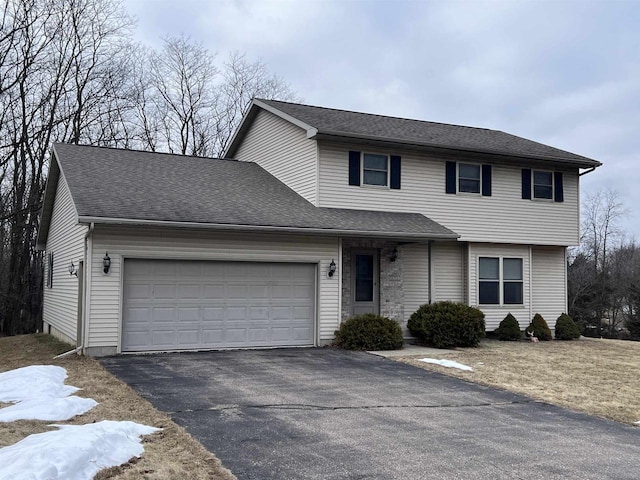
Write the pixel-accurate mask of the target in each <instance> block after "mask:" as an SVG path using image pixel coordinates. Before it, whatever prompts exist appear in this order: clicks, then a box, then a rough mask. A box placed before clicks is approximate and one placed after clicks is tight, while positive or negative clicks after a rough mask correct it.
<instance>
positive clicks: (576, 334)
mask: <svg viewBox="0 0 640 480" xmlns="http://www.w3.org/2000/svg"><path fill="white" fill-rule="evenodd" d="M576 338H580V327H578V325H577V324H576V322H574V321H573V318H571V317H570V316H569V315H567V314H566V313H563V314H562V315H560V316H559V317H558V320H556V340H573V339H576Z"/></svg>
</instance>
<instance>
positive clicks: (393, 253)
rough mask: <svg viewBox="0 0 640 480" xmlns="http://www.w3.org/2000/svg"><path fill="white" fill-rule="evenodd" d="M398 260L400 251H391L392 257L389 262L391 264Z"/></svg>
mask: <svg viewBox="0 0 640 480" xmlns="http://www.w3.org/2000/svg"><path fill="white" fill-rule="evenodd" d="M397 259H398V249H397V248H394V249H393V250H392V251H391V255H389V261H390V262H395V261H396V260H397Z"/></svg>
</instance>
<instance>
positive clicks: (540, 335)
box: [527, 313, 553, 342]
mask: <svg viewBox="0 0 640 480" xmlns="http://www.w3.org/2000/svg"><path fill="white" fill-rule="evenodd" d="M527 332H529V334H531V332H533V336H534V337H536V338H537V339H538V340H540V341H541V342H546V341H547V340H552V339H553V336H552V335H551V330H550V329H549V325H547V321H546V320H545V319H544V318H542V315H540V314H539V313H536V314H535V315H534V316H533V320H531V323H530V324H529V326H528V327H527Z"/></svg>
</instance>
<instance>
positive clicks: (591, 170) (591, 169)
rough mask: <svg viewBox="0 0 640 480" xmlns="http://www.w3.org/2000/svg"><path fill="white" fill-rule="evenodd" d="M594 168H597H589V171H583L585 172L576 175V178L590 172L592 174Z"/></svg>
mask: <svg viewBox="0 0 640 480" xmlns="http://www.w3.org/2000/svg"><path fill="white" fill-rule="evenodd" d="M596 168H597V167H591V168H590V169H588V170H585V171H584V172H582V173H579V174H578V176H579V177H581V176H583V175H586V174H588V173H591V172H593V171H594V170H595V169H596Z"/></svg>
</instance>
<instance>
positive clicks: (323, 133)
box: [308, 130, 602, 170]
mask: <svg viewBox="0 0 640 480" xmlns="http://www.w3.org/2000/svg"><path fill="white" fill-rule="evenodd" d="M316 137H317V139H323V138H326V139H327V140H328V139H334V140H339V139H347V140H350V141H353V140H358V139H360V140H365V141H373V142H382V143H388V144H394V145H407V146H415V147H420V148H433V149H436V150H447V151H450V152H466V153H476V154H483V155H494V156H499V157H506V158H517V159H522V160H537V161H541V162H558V163H564V164H566V165H571V166H580V165H585V164H586V165H587V166H585V167H584V168H592V169H594V170H595V168H597V167H599V166H601V165H602V163H601V162H598V161H597V160H592V159H590V158H587V157H584V158H585V161H582V160H578V159H571V158H563V157H556V156H553V155H536V154H528V155H522V154H520V155H519V154H517V153H508V152H502V151H498V150H489V149H481V148H468V147H461V146H450V145H438V144H434V143H430V142H421V141H419V140H404V139H399V138H395V137H383V136H378V135H367V134H362V133H357V134H356V133H353V134H351V133H348V132H339V131H332V130H319V131H318V133H317V135H316V136H315V137H308V138H316ZM568 153H570V152H568ZM594 163H595V165H594Z"/></svg>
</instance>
